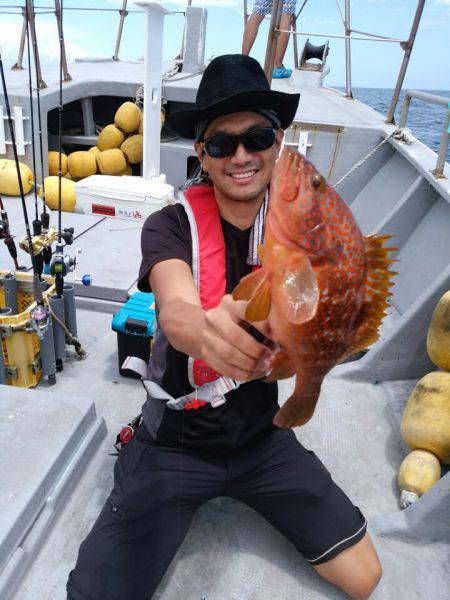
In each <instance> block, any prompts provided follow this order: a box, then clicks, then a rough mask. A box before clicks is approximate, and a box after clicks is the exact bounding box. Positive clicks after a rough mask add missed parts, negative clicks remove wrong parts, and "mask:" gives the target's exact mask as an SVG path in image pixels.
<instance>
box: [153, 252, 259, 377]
mask: <svg viewBox="0 0 450 600" xmlns="http://www.w3.org/2000/svg"><path fill="white" fill-rule="evenodd" d="M149 281H150V286H151V289H152V290H153V292H154V294H155V297H156V300H157V303H158V308H159V324H160V326H161V328H162V330H163V331H164V333H165V335H166V336H167V339H168V340H169V342H170V343H171V345H172V346H173V347H174V348H175V349H176V350H178V351H180V352H184V353H185V354H188V355H189V356H192V357H194V358H199V359H202V360H205V361H206V362H207V363H208V365H209V366H210V367H212V368H213V369H214V370H215V371H217V372H218V373H220V374H221V375H225V376H227V377H231V378H232V379H237V380H239V381H247V380H249V379H258V378H261V377H263V376H264V373H265V370H266V368H267V364H266V363H267V361H268V360H269V359H270V358H271V352H270V351H269V350H268V349H267V348H266V347H265V346H263V345H262V344H260V343H258V342H257V341H255V340H254V339H253V337H252V336H251V335H250V334H248V333H247V332H246V331H244V329H242V327H240V326H239V322H240V321H241V320H243V319H244V318H245V308H246V305H247V303H246V302H243V301H234V300H233V299H232V297H231V296H230V295H226V296H224V297H223V299H222V301H221V302H220V304H219V306H218V307H217V308H214V309H211V310H208V311H204V310H203V309H202V307H201V304H200V298H199V295H198V292H197V289H196V287H195V284H194V280H193V278H192V273H191V270H190V268H189V266H188V264H187V263H186V262H184V261H183V260H179V259H170V260H165V261H161V262H158V263H157V264H155V265H154V266H153V268H152V269H151V271H150V274H149ZM257 328H258V329H259V330H260V331H262V332H263V333H264V334H265V335H267V336H268V337H270V332H269V331H268V325H267V323H259V324H257Z"/></svg>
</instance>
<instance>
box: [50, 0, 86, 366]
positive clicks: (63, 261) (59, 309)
mask: <svg viewBox="0 0 450 600" xmlns="http://www.w3.org/2000/svg"><path fill="white" fill-rule="evenodd" d="M55 6H56V15H57V17H58V13H59V27H58V29H59V106H58V146H59V148H58V150H59V160H58V241H57V244H56V249H55V253H54V254H53V257H52V260H51V263H50V273H51V275H53V277H55V288H56V295H55V296H54V297H52V298H51V307H52V311H54V312H52V315H53V317H54V318H55V319H56V320H57V321H58V323H59V325H60V326H61V327H60V328H59V329H58V330H57V338H60V340H59V342H58V345H59V351H57V357H56V369H57V370H58V371H62V369H63V360H62V356H63V354H64V347H65V336H67V339H68V341H70V343H72V344H73V345H74V347H75V350H76V352H77V354H78V355H79V356H80V358H83V357H84V356H86V353H85V352H84V350H83V349H82V348H81V344H80V342H79V340H78V339H77V338H76V316H75V315H76V312H75V299H74V295H73V287H71V286H64V277H65V276H66V275H67V274H68V273H69V272H70V271H73V269H74V268H75V265H76V259H74V258H72V257H70V256H67V255H66V256H64V247H65V246H68V245H70V244H72V243H73V232H74V230H73V228H68V229H65V230H64V232H63V230H62V113H63V93H62V82H63V57H64V33H63V2H62V1H61V4H60V5H59V2H58V3H56V2H55ZM63 240H64V242H65V244H64V245H63ZM65 287H67V290H66V292H67V293H68V294H69V296H67V295H65ZM69 288H70V293H69ZM63 295H64V297H63ZM65 308H66V311H67V310H68V312H70V314H71V320H72V327H71V329H72V331H69V329H68V328H67V327H66V326H65V325H64V323H63V321H64V310H65ZM66 318H67V315H66Z"/></svg>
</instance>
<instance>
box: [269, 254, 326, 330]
mask: <svg viewBox="0 0 450 600" xmlns="http://www.w3.org/2000/svg"><path fill="white" fill-rule="evenodd" d="M280 283H281V284H280V285H278V286H274V293H276V294H277V295H278V298H277V301H278V302H277V303H278V306H280V307H281V310H282V311H283V313H284V316H285V318H286V320H287V321H289V323H292V324H293V325H301V324H302V323H306V322H307V321H310V320H311V319H313V318H314V317H315V315H316V313H317V307H318V305H319V298H320V290H319V283H318V281H317V276H316V273H315V271H314V269H313V267H312V265H311V262H310V260H309V259H308V257H307V256H306V255H305V254H303V253H300V254H298V255H297V256H296V257H295V259H294V260H293V261H292V262H291V263H290V264H289V265H287V266H286V267H285V269H284V270H283V272H282V274H281V282H280Z"/></svg>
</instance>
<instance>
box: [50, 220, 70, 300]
mask: <svg viewBox="0 0 450 600" xmlns="http://www.w3.org/2000/svg"><path fill="white" fill-rule="evenodd" d="M71 235H72V242H73V229H72V234H71ZM61 237H62V236H61ZM72 242H71V243H72ZM63 249H64V246H63V245H62V244H60V243H58V244H56V250H55V253H54V255H53V257H52V261H51V263H50V274H51V275H52V276H53V277H54V278H55V286H56V294H57V296H58V297H59V298H60V297H61V296H62V293H63V287H64V277H65V276H66V275H67V273H70V272H71V271H73V270H74V268H75V265H76V258H72V257H71V256H67V255H64V254H63Z"/></svg>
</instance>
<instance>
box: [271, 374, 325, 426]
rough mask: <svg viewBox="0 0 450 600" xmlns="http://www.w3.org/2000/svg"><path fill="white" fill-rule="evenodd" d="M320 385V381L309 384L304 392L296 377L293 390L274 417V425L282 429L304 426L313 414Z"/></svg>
mask: <svg viewBox="0 0 450 600" xmlns="http://www.w3.org/2000/svg"><path fill="white" fill-rule="evenodd" d="M321 385H322V380H321V381H320V382H317V383H316V384H311V383H310V384H309V385H308V388H307V389H306V390H305V388H304V386H303V385H302V384H301V383H300V378H299V376H298V375H297V380H296V384H295V390H294V392H293V394H292V396H291V397H290V398H288V400H286V402H285V403H284V404H283V406H282V407H281V408H280V410H279V411H278V412H277V414H276V415H275V417H274V419H273V423H274V425H276V426H277V427H283V428H287V427H300V426H301V425H305V423H307V422H308V421H309V420H310V419H311V417H312V416H313V414H314V410H315V408H316V404H317V400H318V399H319V395H320V387H321Z"/></svg>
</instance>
